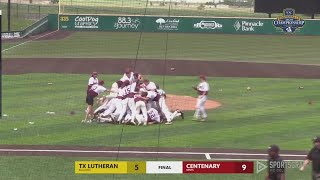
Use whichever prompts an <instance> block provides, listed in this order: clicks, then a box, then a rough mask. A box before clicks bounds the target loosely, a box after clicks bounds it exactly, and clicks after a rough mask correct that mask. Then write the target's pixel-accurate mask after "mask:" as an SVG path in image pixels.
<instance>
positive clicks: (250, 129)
mask: <svg viewBox="0 0 320 180" xmlns="http://www.w3.org/2000/svg"><path fill="white" fill-rule="evenodd" d="M87 78H88V77H87V76H86V75H65V74H26V75H5V76H4V77H3V112H4V113H5V114H7V115H8V117H5V118H3V119H2V120H1V126H0V135H1V144H51V145H89V146H118V145H119V141H120V137H121V130H122V126H121V125H111V124H105V125H98V124H81V123H80V121H81V120H82V119H83V118H84V109H85V103H84V98H85V88H86V82H87ZM118 78H119V76H102V77H101V79H104V80H105V81H106V82H107V84H108V85H110V84H111V82H113V81H114V80H116V79H118ZM150 78H151V79H152V80H154V81H156V82H162V78H161V77H158V76H151V77H150ZM48 82H52V83H54V84H53V85H52V86H50V85H47V83H48ZM196 82H197V79H196V78H195V77H180V76H178V77H166V80H165V87H166V91H167V92H168V93H170V94H180V95H194V92H193V91H192V90H191V88H189V87H191V86H192V85H194V84H195V83H196ZM209 82H210V84H211V86H212V93H210V99H215V100H217V101H219V102H221V103H222V107H221V108H219V109H216V110H210V111H209V120H208V122H207V123H198V122H194V121H191V117H192V113H193V112H187V113H186V119H185V120H177V121H176V122H175V124H174V125H173V126H164V125H161V126H158V125H153V126H148V127H142V126H141V127H135V126H124V129H123V134H122V142H121V146H127V147H131V146H137V147H139V146H158V145H159V146H160V147H212V148H249V149H265V148H266V147H267V146H268V145H270V144H273V143H275V144H279V145H280V146H281V148H282V149H298V150H307V149H309V148H310V146H311V143H310V138H311V137H314V136H315V135H317V134H319V128H318V122H319V118H320V115H319V112H318V109H319V107H320V105H319V104H318V103H317V101H318V99H319V98H320V95H319V93H318V88H317V87H319V86H320V82H319V81H318V80H295V79H251V78H209ZM300 85H303V86H304V87H305V89H304V90H299V89H298V86H300ZM247 86H251V87H252V91H247V90H246V87H247ZM219 89H222V91H219ZM310 99H312V100H314V101H315V103H314V104H313V105H309V104H308V101H309V100H310ZM186 103H188V102H186ZM47 111H54V112H56V115H48V114H46V112H47ZM70 111H75V112H76V114H75V115H73V116H72V115H69V112H70ZM30 121H32V122H35V124H34V125H30V124H29V123H28V122H30ZM13 128H18V130H17V131H13ZM159 132H160V133H159ZM158 137H159V144H158Z"/></svg>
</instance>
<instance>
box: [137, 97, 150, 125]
mask: <svg viewBox="0 0 320 180" xmlns="http://www.w3.org/2000/svg"><path fill="white" fill-rule="evenodd" d="M146 96H147V92H142V93H141V96H137V97H135V98H134V101H135V103H136V116H135V118H136V119H137V121H138V125H140V124H142V123H143V124H144V125H147V121H148V115H147V107H146V103H145V101H146ZM140 112H141V114H140Z"/></svg>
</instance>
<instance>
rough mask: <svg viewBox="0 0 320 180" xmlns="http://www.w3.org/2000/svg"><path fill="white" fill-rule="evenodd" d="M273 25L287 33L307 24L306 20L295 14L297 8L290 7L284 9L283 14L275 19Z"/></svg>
mask: <svg viewBox="0 0 320 180" xmlns="http://www.w3.org/2000/svg"><path fill="white" fill-rule="evenodd" d="M273 25H274V26H275V27H276V28H279V29H281V30H282V31H283V32H286V33H294V32H295V31H296V30H297V29H300V28H302V27H303V26H304V25H305V21H304V20H303V19H301V18H300V17H299V16H297V15H295V10H294V9H291V8H288V9H284V10H283V15H282V16H279V17H278V18H277V19H275V20H273Z"/></svg>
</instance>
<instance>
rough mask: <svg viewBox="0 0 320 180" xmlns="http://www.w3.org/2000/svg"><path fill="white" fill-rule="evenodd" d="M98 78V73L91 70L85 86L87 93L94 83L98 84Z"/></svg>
mask: <svg viewBox="0 0 320 180" xmlns="http://www.w3.org/2000/svg"><path fill="white" fill-rule="evenodd" d="M98 82H99V80H98V73H97V72H92V74H91V77H90V78H89V82H88V87H87V94H88V92H89V90H90V88H91V87H92V86H93V85H94V84H98Z"/></svg>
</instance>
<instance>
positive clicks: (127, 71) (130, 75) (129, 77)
mask: <svg viewBox="0 0 320 180" xmlns="http://www.w3.org/2000/svg"><path fill="white" fill-rule="evenodd" d="M133 75H134V73H133V72H132V70H131V69H130V68H126V69H125V72H124V74H123V77H122V78H121V79H120V81H122V82H124V81H129V82H130V83H131V82H132V81H133V79H134V76H133Z"/></svg>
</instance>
